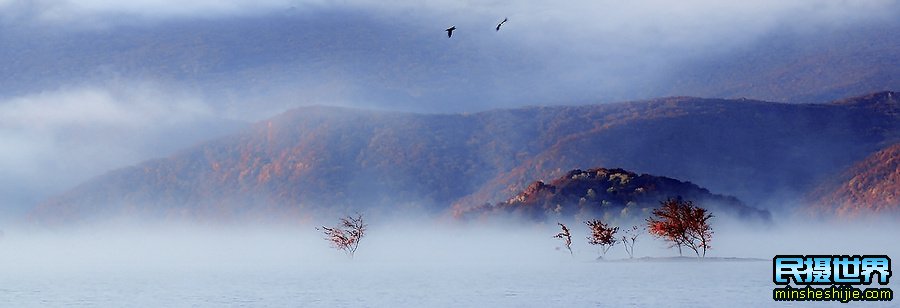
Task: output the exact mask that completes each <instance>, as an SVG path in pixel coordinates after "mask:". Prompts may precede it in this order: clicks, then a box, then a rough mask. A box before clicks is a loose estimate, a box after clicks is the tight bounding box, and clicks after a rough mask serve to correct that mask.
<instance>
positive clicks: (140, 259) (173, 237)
mask: <svg viewBox="0 0 900 308" xmlns="http://www.w3.org/2000/svg"><path fill="white" fill-rule="evenodd" d="M370 224H371V226H370V229H369V233H368V235H367V236H366V237H364V238H363V240H362V241H361V243H360V246H359V250H358V251H357V255H356V258H355V259H353V260H351V259H349V258H347V257H346V256H345V255H343V254H341V253H340V252H338V251H336V250H334V249H332V248H330V247H328V243H327V242H326V241H324V240H323V239H322V238H321V236H320V234H318V233H317V232H316V231H315V229H314V226H313V225H300V226H287V225H278V226H271V225H270V226H253V227H250V226H213V225H202V226H198V225H196V224H193V225H192V224H110V225H106V226H102V227H99V226H98V227H84V228H78V229H74V228H73V229H66V230H63V229H57V230H53V231H34V230H31V231H27V230H23V229H14V230H6V233H5V237H4V238H3V239H2V240H0V277H2V278H0V297H2V298H6V299H9V302H11V303H16V306H18V307H21V306H68V305H86V306H154V307H161V306H165V307H173V306H175V307H177V306H223V305H224V306H237V305H249V306H292V307H293V306H325V307H336V306H337V307H357V306H517V307H521V306H628V305H636V306H676V307H678V306H681V307H688V306H689V307H698V306H699V307H707V306H708V307H713V306H722V305H727V304H732V303H734V304H739V305H752V306H791V305H794V306H797V305H799V306H820V305H821V303H815V304H812V303H787V304H786V303H775V302H773V301H772V300H771V291H772V289H773V288H774V287H775V285H774V284H773V283H772V281H771V277H772V273H771V271H772V264H771V261H770V260H771V258H772V257H773V256H774V255H775V254H888V255H889V256H891V255H896V254H895V252H898V251H900V250H898V244H897V243H896V241H894V240H892V236H891V235H890V234H897V233H896V231H897V230H896V228H895V227H890V226H888V225H887V224H879V225H878V226H875V225H869V226H868V227H858V226H833V225H828V227H824V226H825V225H819V227H818V228H816V227H813V225H810V226H808V227H804V228H799V227H790V226H779V225H775V226H771V227H769V228H765V229H763V228H757V227H752V228H749V227H748V228H747V229H749V230H742V228H738V227H725V226H722V227H720V228H718V229H716V234H715V237H714V241H713V249H712V250H710V251H709V253H708V254H707V256H708V257H709V259H708V260H706V261H695V260H694V259H686V260H680V259H669V258H656V259H650V260H648V259H641V260H636V261H633V262H628V261H623V259H625V258H627V256H626V255H625V253H624V251H623V250H622V247H621V246H620V245H619V246H616V247H613V249H612V250H611V251H610V252H609V254H608V255H607V257H606V259H607V260H608V261H606V262H597V261H595V258H596V257H597V255H598V252H597V249H596V248H595V247H590V245H587V244H586V240H585V239H584V237H585V236H586V230H585V229H584V228H582V227H581V226H572V231H573V240H574V242H575V244H574V245H573V250H574V252H575V254H574V256H570V255H569V254H568V252H567V251H565V249H557V248H558V247H560V246H561V245H562V244H561V242H560V241H559V240H558V239H554V238H552V236H553V235H554V234H555V233H556V232H557V230H556V226H555V225H550V224H546V225H534V224H531V225H523V224H477V225H476V224H471V225H468V224H453V223H440V222H435V223H428V224H425V223H390V224H378V223H376V222H370ZM732 226H733V225H732ZM874 230H879V232H878V233H872V232H873V231H874ZM665 246H666V245H665V244H664V243H663V242H661V241H659V240H656V239H652V238H651V237H650V236H649V235H647V234H644V235H642V237H641V238H639V239H638V242H637V245H636V251H637V256H638V257H644V256H651V257H672V256H676V255H677V252H676V251H675V250H674V249H666V247H665ZM689 253H692V252H689V251H687V250H686V251H685V255H686V256H687V255H688V254H689ZM717 257H742V258H747V259H742V260H731V261H723V260H721V259H717ZM750 258H759V259H750ZM776 304H778V305H776ZM867 304H870V303H867ZM871 304H873V305H875V306H877V307H883V306H890V305H889V303H871Z"/></svg>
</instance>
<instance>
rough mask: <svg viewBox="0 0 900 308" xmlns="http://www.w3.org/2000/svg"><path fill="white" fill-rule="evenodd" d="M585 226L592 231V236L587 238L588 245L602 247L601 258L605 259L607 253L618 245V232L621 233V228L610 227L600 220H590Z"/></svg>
mask: <svg viewBox="0 0 900 308" xmlns="http://www.w3.org/2000/svg"><path fill="white" fill-rule="evenodd" d="M584 224H586V225H588V227H589V228H590V229H591V236H588V238H587V239H588V244H591V245H600V252H602V255H601V256H600V257H601V258H603V257H605V256H606V252H607V251H609V249H610V248H612V247H613V246H615V245H616V232H618V231H619V227H610V226H608V225H606V224H605V223H603V222H602V221H600V220H599V219H592V220H588V221H585V222H584Z"/></svg>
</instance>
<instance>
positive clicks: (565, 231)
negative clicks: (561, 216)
mask: <svg viewBox="0 0 900 308" xmlns="http://www.w3.org/2000/svg"><path fill="white" fill-rule="evenodd" d="M556 224H558V225H559V227H560V228H562V231H561V232H559V233H557V234H556V235H555V236H553V237H555V238H559V239H562V240H563V241H564V242H565V243H566V249H568V250H569V254H570V255H573V256H574V255H575V254H574V253H572V233H571V232H569V228H568V227H566V225H564V224H562V223H561V222H557V223H556Z"/></svg>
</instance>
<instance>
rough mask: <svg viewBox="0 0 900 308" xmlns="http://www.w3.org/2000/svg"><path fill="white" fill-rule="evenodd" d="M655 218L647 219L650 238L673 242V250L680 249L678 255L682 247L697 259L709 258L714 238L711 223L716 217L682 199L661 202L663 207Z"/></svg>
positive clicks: (671, 243)
mask: <svg viewBox="0 0 900 308" xmlns="http://www.w3.org/2000/svg"><path fill="white" fill-rule="evenodd" d="M653 216H654V217H651V218H648V219H647V227H648V231H649V232H650V234H653V235H655V236H657V237H661V238H663V239H665V240H666V241H668V242H670V247H678V252H679V254H680V253H681V246H685V247H688V248H690V249H691V250H693V251H694V253H696V254H697V257H705V256H706V250H707V249H709V248H710V245H709V242H710V241H711V240H712V234H713V232H712V228H711V227H710V225H709V219H710V218H712V217H713V216H712V214H710V213H709V212H708V211H707V210H706V209H704V208H701V207H698V206H695V205H694V203H693V202H691V201H684V200H681V198H678V199H669V200H666V201H663V202H662V207H660V208H657V209H654V210H653Z"/></svg>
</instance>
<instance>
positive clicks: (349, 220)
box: [316, 214, 368, 259]
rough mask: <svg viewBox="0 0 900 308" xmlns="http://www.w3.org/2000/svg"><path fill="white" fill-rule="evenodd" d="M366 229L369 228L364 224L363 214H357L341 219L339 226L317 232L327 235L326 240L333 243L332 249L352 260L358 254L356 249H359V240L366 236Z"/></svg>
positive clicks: (324, 228)
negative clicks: (341, 252)
mask: <svg viewBox="0 0 900 308" xmlns="http://www.w3.org/2000/svg"><path fill="white" fill-rule="evenodd" d="M366 227H368V226H367V225H366V224H365V223H364V222H363V218H362V214H357V215H356V217H353V216H347V217H344V218H341V224H340V225H339V226H336V227H333V228H329V227H322V228H321V229H320V228H316V230H319V231H322V233H324V234H325V240H327V241H329V242H330V243H331V247H334V248H335V249H337V250H340V251H343V252H344V253H346V254H347V256H349V257H350V258H351V259H352V258H353V255H354V254H356V248H358V247H359V240H360V239H362V237H363V236H364V235H365V234H366Z"/></svg>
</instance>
